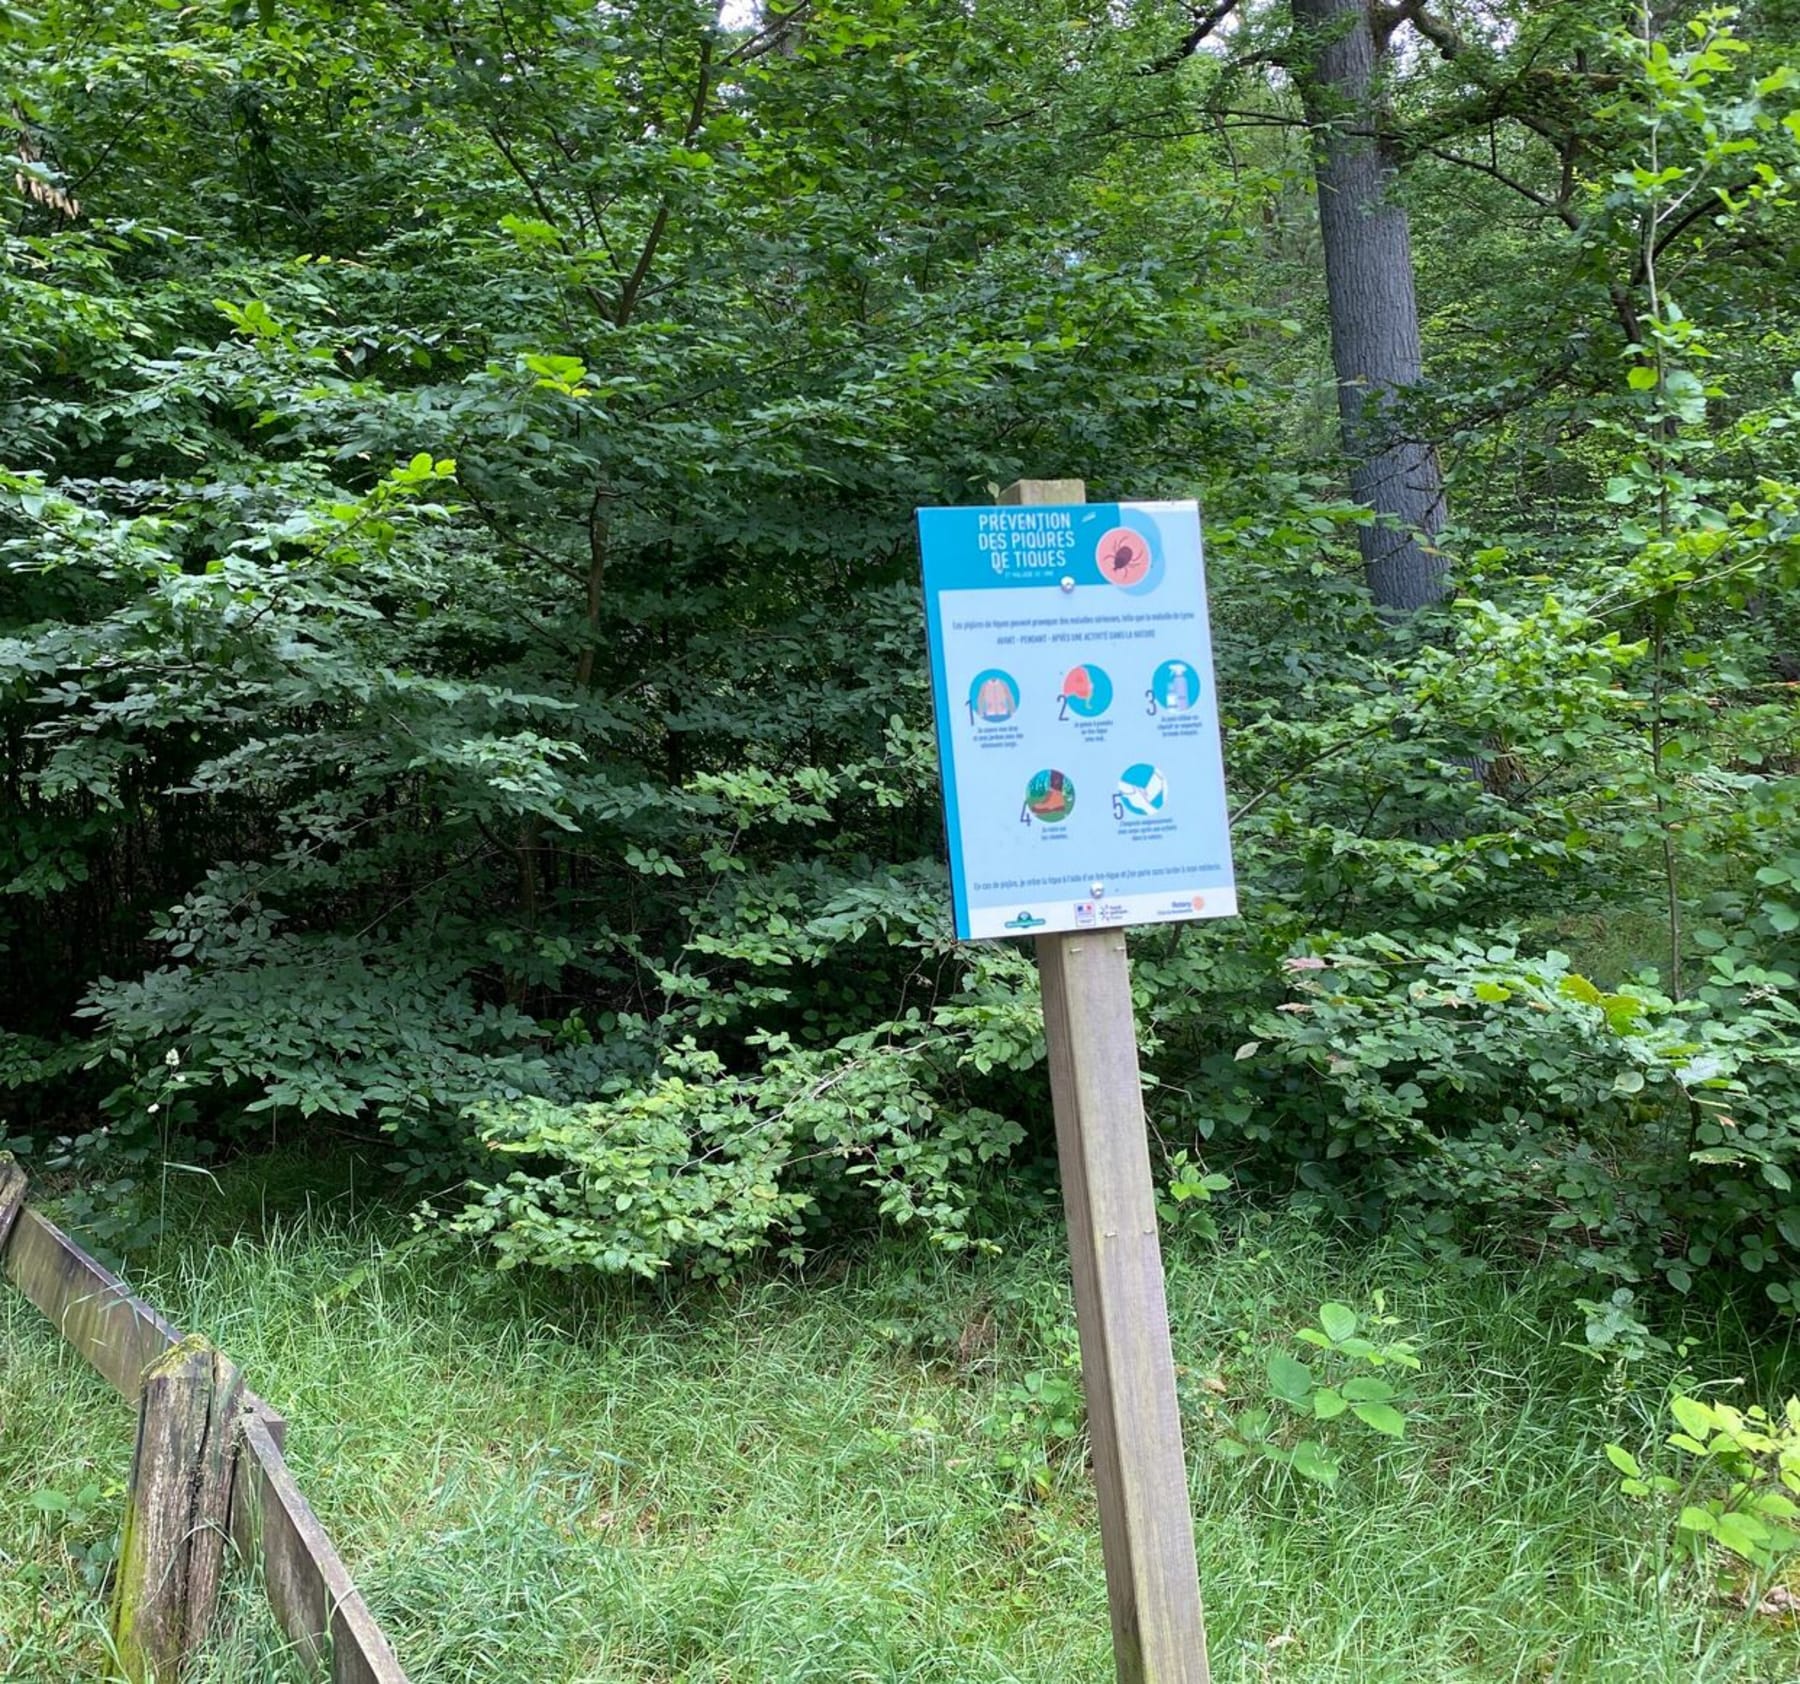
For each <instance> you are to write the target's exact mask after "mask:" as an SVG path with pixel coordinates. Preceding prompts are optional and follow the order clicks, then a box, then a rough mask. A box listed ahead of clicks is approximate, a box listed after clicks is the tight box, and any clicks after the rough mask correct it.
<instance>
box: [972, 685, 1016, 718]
mask: <svg viewBox="0 0 1800 1684" xmlns="http://www.w3.org/2000/svg"><path fill="white" fill-rule="evenodd" d="M975 711H976V712H977V713H979V714H980V715H981V717H982V718H983V719H1010V718H1012V711H1013V698H1012V691H1011V690H1009V689H1008V688H1007V685H1006V680H1005V679H1003V678H989V679H986V680H984V681H983V683H982V686H981V688H980V689H979V690H978V691H976V693H975Z"/></svg>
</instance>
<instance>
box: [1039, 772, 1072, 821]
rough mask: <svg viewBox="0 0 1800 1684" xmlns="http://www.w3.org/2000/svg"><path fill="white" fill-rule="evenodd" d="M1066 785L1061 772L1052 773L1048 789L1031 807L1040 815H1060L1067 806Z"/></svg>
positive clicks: (1066, 781)
mask: <svg viewBox="0 0 1800 1684" xmlns="http://www.w3.org/2000/svg"><path fill="white" fill-rule="evenodd" d="M1068 783H1069V780H1068V779H1067V778H1066V777H1065V776H1064V775H1063V774H1062V773H1061V772H1052V773H1051V774H1050V782H1049V787H1048V788H1047V789H1046V790H1045V791H1044V793H1043V794H1042V795H1041V796H1039V797H1038V799H1037V800H1036V801H1034V802H1032V804H1031V805H1032V807H1033V808H1034V809H1035V810H1036V811H1037V812H1039V813H1041V814H1049V813H1060V812H1061V811H1062V810H1063V808H1065V807H1066V806H1068V804H1069V793H1068Z"/></svg>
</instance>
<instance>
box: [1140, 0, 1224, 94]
mask: <svg viewBox="0 0 1800 1684" xmlns="http://www.w3.org/2000/svg"><path fill="white" fill-rule="evenodd" d="M1237 4H1238V0H1218V4H1216V5H1214V6H1213V7H1211V8H1210V9H1209V10H1207V11H1204V12H1200V11H1195V10H1194V9H1193V8H1192V7H1189V9H1188V16H1189V17H1191V18H1192V19H1193V20H1194V27H1193V28H1192V29H1190V30H1189V31H1188V32H1187V34H1186V35H1184V36H1182V38H1181V40H1180V41H1179V42H1178V43H1177V44H1176V45H1175V46H1173V47H1171V48H1170V49H1169V50H1168V51H1167V52H1166V53H1163V54H1162V55H1161V56H1160V57H1157V58H1153V59H1152V60H1151V61H1150V62H1149V63H1148V64H1140V65H1139V66H1138V68H1137V74H1138V75H1139V76H1159V75H1161V74H1162V72H1163V71H1165V70H1173V69H1174V68H1175V67H1176V66H1177V65H1179V64H1183V63H1185V62H1186V61H1187V60H1188V59H1190V58H1192V57H1193V56H1194V54H1195V53H1197V52H1199V50H1200V47H1201V44H1202V43H1203V42H1204V41H1206V40H1207V38H1208V37H1209V36H1211V34H1212V32H1213V31H1214V30H1215V29H1217V28H1218V27H1219V25H1220V24H1222V23H1223V22H1224V21H1225V20H1226V19H1227V18H1228V17H1230V16H1231V14H1232V13H1233V12H1235V11H1236V10H1237Z"/></svg>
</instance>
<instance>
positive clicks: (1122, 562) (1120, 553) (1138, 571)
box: [1094, 526, 1150, 586]
mask: <svg viewBox="0 0 1800 1684" xmlns="http://www.w3.org/2000/svg"><path fill="white" fill-rule="evenodd" d="M1094 559H1095V560H1096V561H1097V562H1099V564H1100V577H1101V578H1102V579H1104V580H1105V581H1106V582H1107V583H1108V584H1109V585H1121V586H1128V585H1135V584H1137V583H1138V582H1139V581H1140V580H1141V579H1142V578H1143V577H1144V575H1145V574H1146V573H1148V572H1149V571H1150V540H1149V539H1148V538H1146V537H1145V536H1144V535H1143V533H1141V532H1134V531H1133V530H1132V529H1131V528H1130V527H1129V526H1115V527H1114V528H1113V529H1112V531H1110V532H1108V533H1107V534H1106V535H1105V536H1104V537H1103V538H1101V540H1100V542H1099V544H1098V545H1097V546H1096V547H1095V550H1094Z"/></svg>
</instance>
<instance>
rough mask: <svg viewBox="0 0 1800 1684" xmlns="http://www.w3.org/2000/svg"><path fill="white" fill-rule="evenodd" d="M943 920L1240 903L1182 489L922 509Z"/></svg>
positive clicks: (1191, 516)
mask: <svg viewBox="0 0 1800 1684" xmlns="http://www.w3.org/2000/svg"><path fill="white" fill-rule="evenodd" d="M919 544H920V550H921V553H922V555H923V558H924V568H925V623H926V630H927V635H928V637H929V641H930V646H931V685H932V695H933V697H934V699H935V702H936V708H937V735H938V756H939V760H940V763H941V765H942V768H943V776H944V815H945V824H946V827H947V829H948V832H949V841H950V881H951V886H952V890H953V893H954V897H955V909H956V933H957V935H958V936H960V937H962V938H963V939H964V940H984V939H991V938H993V937H997V936H1016V935H1028V934H1048V933H1050V932H1052V931H1057V930H1082V929H1092V928H1099V927H1103V926H1109V925H1110V926H1119V925H1126V924H1152V923H1155V924H1160V923H1167V922H1171V921H1174V920H1178V919H1184V918H1223V917H1228V916H1230V915H1231V914H1233V913H1235V912H1236V911H1237V885H1236V880H1235V879H1234V877H1233V875H1232V869H1231V835H1230V831H1229V828H1228V825H1227V822H1226V807H1225V771H1224V765H1223V761H1222V759H1221V757H1220V752H1219V715H1218V709H1217V698H1216V696H1215V695H1214V693H1213V671H1212V636H1211V630H1210V626H1209V623H1208V620H1207V612H1206V576H1205V571H1204V567H1203V563H1202V558H1201V548H1200V510H1199V507H1198V505H1197V504H1194V503H1075V504H1068V505H1038V506H1035V507H1018V508H1014V507H988V508H976V509H921V510H919Z"/></svg>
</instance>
